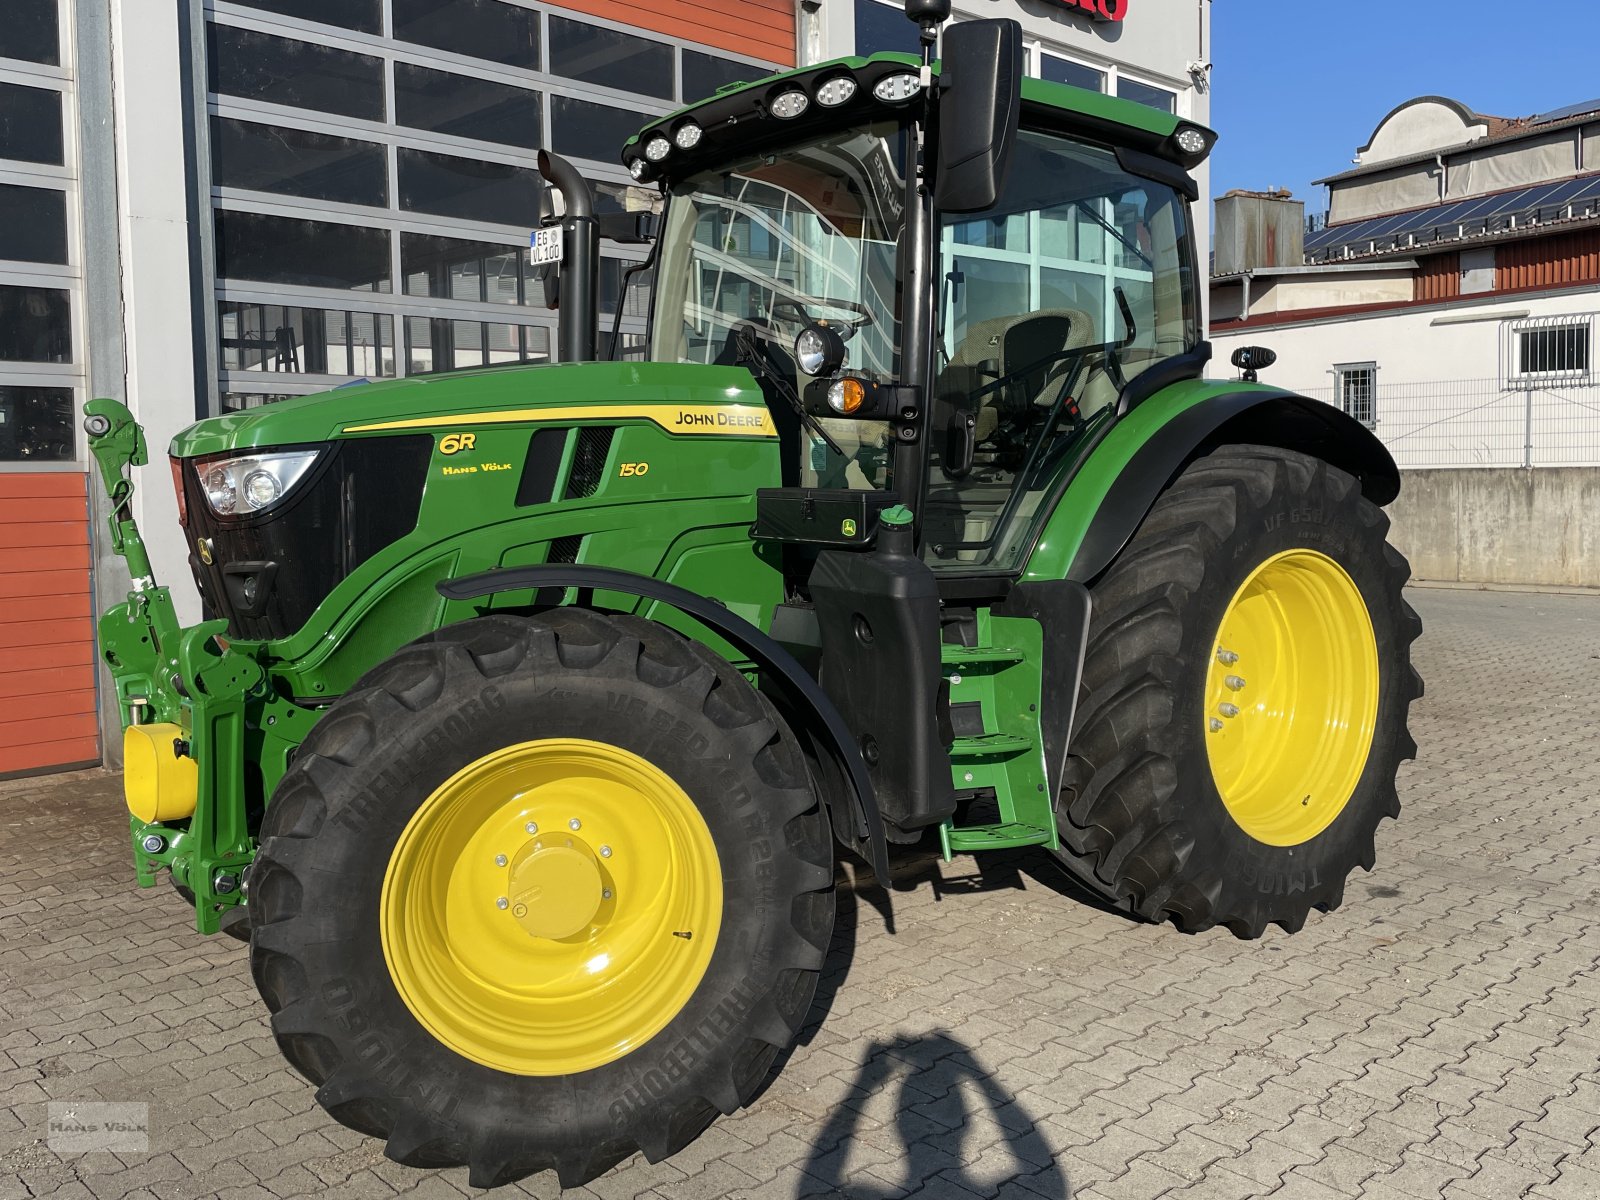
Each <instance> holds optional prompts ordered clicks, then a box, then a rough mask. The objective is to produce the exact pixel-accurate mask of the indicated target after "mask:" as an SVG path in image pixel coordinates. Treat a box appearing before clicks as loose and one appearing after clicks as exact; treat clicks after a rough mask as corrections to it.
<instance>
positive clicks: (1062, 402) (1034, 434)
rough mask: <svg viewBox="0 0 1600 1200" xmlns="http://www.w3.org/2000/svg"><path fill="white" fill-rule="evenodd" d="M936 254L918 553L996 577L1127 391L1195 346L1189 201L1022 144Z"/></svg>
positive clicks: (1019, 551)
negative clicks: (997, 192) (990, 200)
mask: <svg viewBox="0 0 1600 1200" xmlns="http://www.w3.org/2000/svg"><path fill="white" fill-rule="evenodd" d="M940 258H941V270H942V272H943V285H942V302H941V305H940V310H941V311H940V330H939V333H940V338H939V372H938V375H937V377H936V379H935V383H934V389H933V390H934V413H933V419H934V426H933V434H934V436H933V437H932V439H931V445H932V450H933V453H932V462H931V468H930V472H929V484H930V487H929V493H928V498H927V502H926V504H925V508H924V511H925V513H926V522H925V525H924V529H925V534H926V537H925V542H924V545H925V548H926V557H927V559H928V561H929V563H930V564H931V565H932V566H934V567H935V568H936V569H940V570H953V571H973V570H979V571H995V570H1002V571H1010V570H1014V569H1016V568H1017V567H1019V566H1020V565H1021V561H1022V558H1023V556H1024V555H1026V553H1027V550H1028V547H1029V546H1030V545H1031V544H1032V540H1033V536H1032V535H1033V533H1034V532H1035V530H1036V528H1037V521H1038V520H1039V519H1041V518H1042V517H1043V516H1044V515H1046V514H1047V513H1048V511H1049V507H1050V506H1049V505H1048V504H1046V503H1045V500H1046V498H1047V497H1048V496H1049V495H1050V493H1051V490H1052V488H1053V487H1054V486H1055V485H1056V484H1057V483H1058V482H1059V481H1060V480H1061V479H1062V477H1063V476H1064V475H1065V473H1066V472H1067V471H1068V469H1069V468H1070V467H1071V465H1072V464H1073V463H1074V462H1076V461H1077V460H1078V458H1079V457H1081V455H1082V454H1083V452H1084V450H1085V449H1086V448H1087V446H1088V445H1089V444H1090V442H1091V441H1092V439H1093V437H1094V435H1095V433H1096V432H1097V431H1098V430H1099V429H1101V428H1102V427H1103V426H1104V425H1105V424H1106V423H1108V422H1110V421H1112V420H1114V419H1115V418H1116V408H1117V401H1118V398H1119V397H1120V395H1121V393H1122V390H1123V389H1124V388H1125V387H1126V386H1127V384H1128V382H1129V381H1130V380H1132V379H1134V378H1136V377H1137V376H1139V375H1141V374H1143V373H1144V372H1145V371H1147V370H1149V369H1150V368H1151V367H1153V366H1155V365H1156V364H1157V363H1160V362H1163V361H1165V360H1166V359H1168V358H1171V357H1173V356H1175V355H1179V354H1183V353H1185V352H1187V351H1189V350H1192V349H1193V348H1194V347H1195V346H1196V345H1197V344H1198V343H1199V340H1200V322H1199V309H1198V306H1197V304H1196V283H1195V274H1194V247H1193V241H1192V238H1191V233H1190V226H1189V211H1188V205H1187V203H1186V202H1185V200H1184V198H1183V197H1182V196H1181V195H1180V194H1179V193H1177V192H1176V191H1175V190H1174V189H1173V188H1172V187H1171V186H1169V185H1167V184H1163V183H1157V182H1155V181H1153V180H1150V179H1147V178H1144V177H1142V176H1139V175H1135V174H1132V173H1130V172H1129V171H1127V170H1125V169H1124V168H1123V167H1122V166H1121V165H1120V163H1119V161H1118V157H1117V155H1116V153H1115V152H1114V151H1113V150H1111V149H1109V148H1107V147H1103V146H1098V145H1094V144H1092V143H1089V142H1085V141H1081V140H1078V139H1074V138H1068V137H1061V136H1057V135H1054V134H1046V133H1040V132H1024V133H1023V134H1022V135H1021V136H1020V137H1019V138H1018V140H1017V145H1016V149H1015V154H1014V158H1013V161H1012V164H1011V170H1010V173H1009V175H1008V177H1007V183H1006V188H1005V193H1004V195H1002V196H1001V198H1000V200H999V202H998V203H997V204H996V205H995V206H994V207H993V208H991V209H989V210H988V211H986V212H982V213H976V214H973V215H961V216H952V217H948V218H946V220H945V223H944V227H943V230H942V236H941V244H940ZM950 428H961V429H964V430H966V431H968V436H967V437H964V438H958V439H954V440H946V439H945V438H942V437H940V436H939V432H940V431H941V430H943V429H950Z"/></svg>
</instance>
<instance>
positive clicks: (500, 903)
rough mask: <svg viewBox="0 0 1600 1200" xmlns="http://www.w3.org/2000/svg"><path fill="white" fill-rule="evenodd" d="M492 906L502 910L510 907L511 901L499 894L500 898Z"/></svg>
mask: <svg viewBox="0 0 1600 1200" xmlns="http://www.w3.org/2000/svg"><path fill="white" fill-rule="evenodd" d="M494 906H495V907H496V908H498V909H499V910H500V911H501V912H504V911H505V910H506V909H508V908H510V907H511V901H509V900H507V899H506V898H505V897H504V896H501V897H500V899H498V900H496V901H495V902H494Z"/></svg>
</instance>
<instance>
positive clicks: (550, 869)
mask: <svg viewBox="0 0 1600 1200" xmlns="http://www.w3.org/2000/svg"><path fill="white" fill-rule="evenodd" d="M601 891H602V885H601V882H600V866H599V861H598V860H597V859H596V858H595V856H594V853H593V852H592V851H591V850H590V849H589V847H588V846H587V845H585V844H582V843H579V842H576V841H574V840H573V839H572V838H564V839H562V840H561V841H560V842H559V843H557V844H550V843H546V842H544V841H534V842H529V843H528V845H527V846H525V847H523V849H522V850H520V851H518V853H517V857H516V858H515V859H514V860H513V861H512V863H511V886H510V893H511V915H512V917H513V918H515V920H516V922H517V924H519V925H521V926H522V928H523V930H524V931H526V933H527V934H528V936H529V937H536V938H549V939H551V940H552V941H560V940H561V939H562V938H569V937H571V936H572V935H573V934H575V933H577V932H578V931H579V930H581V929H587V928H588V927H589V926H590V925H591V924H593V923H594V919H595V914H596V913H598V912H599V911H600V894H601Z"/></svg>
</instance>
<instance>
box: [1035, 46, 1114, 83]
mask: <svg viewBox="0 0 1600 1200" xmlns="http://www.w3.org/2000/svg"><path fill="white" fill-rule="evenodd" d="M1039 77H1040V78H1041V79H1048V80H1049V81H1050V82H1051V83H1069V84H1071V85H1072V86H1073V87H1077V88H1084V89H1085V90H1087V91H1091V92H1103V91H1105V90H1106V73H1105V72H1104V71H1097V70H1095V69H1094V68H1093V67H1086V66H1084V65H1083V64H1082V63H1075V62H1073V61H1072V60H1071V59H1067V58H1057V57H1056V56H1055V55H1054V54H1041V55H1040V56H1039Z"/></svg>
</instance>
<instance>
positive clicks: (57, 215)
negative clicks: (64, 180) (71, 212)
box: [0, 183, 67, 264]
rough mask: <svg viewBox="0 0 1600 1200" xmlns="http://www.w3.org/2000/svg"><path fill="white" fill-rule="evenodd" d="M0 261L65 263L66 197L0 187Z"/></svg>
mask: <svg viewBox="0 0 1600 1200" xmlns="http://www.w3.org/2000/svg"><path fill="white" fill-rule="evenodd" d="M0 259H12V260H15V261H18V262H42V263H61V264H65V263H66V261H67V194H66V193H65V192H57V191H53V190H51V189H49V188H35V187H21V186H19V185H17V184H11V183H0Z"/></svg>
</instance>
